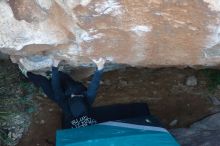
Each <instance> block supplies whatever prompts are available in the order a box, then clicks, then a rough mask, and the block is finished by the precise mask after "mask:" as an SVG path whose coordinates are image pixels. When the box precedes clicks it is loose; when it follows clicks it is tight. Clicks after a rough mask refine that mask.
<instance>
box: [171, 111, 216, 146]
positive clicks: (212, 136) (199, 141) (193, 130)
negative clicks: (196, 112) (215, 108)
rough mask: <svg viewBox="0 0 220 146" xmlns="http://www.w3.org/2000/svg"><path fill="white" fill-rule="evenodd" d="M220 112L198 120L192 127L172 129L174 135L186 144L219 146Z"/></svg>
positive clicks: (192, 145)
mask: <svg viewBox="0 0 220 146" xmlns="http://www.w3.org/2000/svg"><path fill="white" fill-rule="evenodd" d="M219 120H220V114H219V113H217V114H214V115H212V116H209V117H207V118H205V119H203V120H202V121H199V122H196V123H194V124H193V125H191V126H190V128H180V129H175V130H173V131H172V133H173V134H174V136H175V137H176V138H177V140H178V141H179V142H180V144H181V145H185V146H189V145H190V146H218V145H219V138H220V123H219Z"/></svg>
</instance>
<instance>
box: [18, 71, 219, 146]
mask: <svg viewBox="0 0 220 146" xmlns="http://www.w3.org/2000/svg"><path fill="white" fill-rule="evenodd" d="M189 76H195V77H196V78H197V80H198V84H197V85H196V86H187V85H186V84H185V82H186V79H187V77H189ZM87 83H88V82H87ZM208 86H209V85H208V78H207V77H206V76H205V75H204V73H203V71H196V70H193V69H175V68H166V69H137V68H127V69H122V70H117V71H111V72H108V73H105V74H104V77H103V80H102V81H101V87H100V90H99V93H98V97H97V99H96V102H95V104H94V106H100V105H110V104H115V103H130V102H146V103H148V105H149V107H150V110H151V112H152V114H154V115H156V116H157V117H159V118H160V120H161V121H162V123H163V124H164V125H165V126H166V127H167V128H169V129H170V128H178V127H187V126H189V125H190V124H191V123H193V122H195V121H197V120H199V119H201V118H203V117H205V116H207V115H208V114H211V113H212V112H213V107H214V106H213V104H212V103H211V102H210V99H209V97H210V96H217V95H218V94H219V93H218V91H216V92H210V90H208ZM35 101H36V102H37V104H38V112H37V113H35V114H34V116H33V119H32V124H31V126H30V128H29V131H28V132H27V134H25V135H24V136H23V139H22V140H21V142H20V143H19V144H18V146H52V145H55V133H56V130H57V129H60V126H61V123H60V117H61V111H60V109H59V108H58V107H57V106H56V105H55V104H54V103H52V102H51V101H50V100H48V99H47V97H40V96H38V97H35ZM174 120H177V122H176V124H174V125H173V126H170V123H171V122H172V121H174Z"/></svg>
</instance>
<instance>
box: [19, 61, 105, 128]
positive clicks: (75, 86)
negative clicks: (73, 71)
mask: <svg viewBox="0 0 220 146" xmlns="http://www.w3.org/2000/svg"><path fill="white" fill-rule="evenodd" d="M60 61H61V60H57V59H53V65H52V77H51V79H47V78H46V77H43V76H41V75H36V74H34V73H31V72H27V71H25V69H24V68H22V67H21V66H19V68H20V70H21V71H22V73H23V74H24V75H25V76H26V77H27V78H28V79H29V80H30V81H32V82H33V83H34V84H35V85H36V86H38V87H41V88H42V90H43V92H44V93H45V94H46V95H47V96H48V97H49V98H50V99H52V100H53V101H54V102H56V103H57V104H58V105H59V106H60V108H61V109H62V110H63V113H64V114H63V115H64V117H63V128H77V127H84V126H87V125H93V124H96V120H95V119H93V118H91V117H89V109H90V107H91V105H92V103H93V102H94V100H95V97H96V94H97V90H98V87H99V82H100V79H101V76H102V74H103V68H104V64H105V62H106V60H105V59H104V58H100V59H98V60H93V61H94V63H95V64H96V65H97V70H96V72H95V74H94V76H93V78H92V81H91V83H90V85H89V86H88V88H86V87H85V86H84V85H83V84H82V83H80V82H77V81H74V80H73V79H72V78H71V77H70V76H69V75H67V74H66V73H64V72H61V71H58V65H59V63H60Z"/></svg>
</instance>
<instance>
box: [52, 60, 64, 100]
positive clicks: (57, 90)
mask: <svg viewBox="0 0 220 146" xmlns="http://www.w3.org/2000/svg"><path fill="white" fill-rule="evenodd" d="M59 62H60V60H56V59H54V60H53V66H52V80H51V83H52V89H53V92H54V98H55V100H56V101H57V102H60V101H61V100H62V99H64V97H65V95H64V92H63V90H62V87H61V83H60V74H59V71H58V65H59Z"/></svg>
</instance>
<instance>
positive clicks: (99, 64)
mask: <svg viewBox="0 0 220 146" xmlns="http://www.w3.org/2000/svg"><path fill="white" fill-rule="evenodd" d="M92 61H93V62H94V63H95V64H96V65H97V68H98V70H102V69H103V68H104V66H105V62H106V59H105V58H99V59H92Z"/></svg>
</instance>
